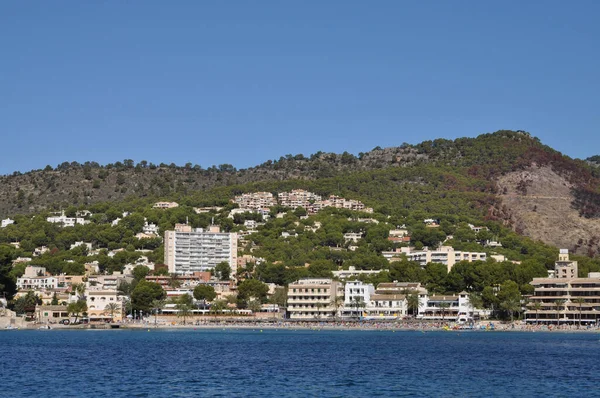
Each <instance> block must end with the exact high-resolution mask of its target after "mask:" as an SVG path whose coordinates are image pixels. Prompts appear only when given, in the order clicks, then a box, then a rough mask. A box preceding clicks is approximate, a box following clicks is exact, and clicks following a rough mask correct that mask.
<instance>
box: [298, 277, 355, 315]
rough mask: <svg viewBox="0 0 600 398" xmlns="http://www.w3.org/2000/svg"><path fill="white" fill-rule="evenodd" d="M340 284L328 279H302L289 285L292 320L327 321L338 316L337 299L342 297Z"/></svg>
mask: <svg viewBox="0 0 600 398" xmlns="http://www.w3.org/2000/svg"><path fill="white" fill-rule="evenodd" d="M342 294H343V293H342V289H341V284H340V283H339V282H336V281H333V280H331V279H328V278H306V279H300V280H298V281H296V282H294V283H290V284H289V285H288V307H287V310H288V313H289V316H290V319H325V318H333V317H335V315H336V309H337V305H336V299H337V297H338V296H341V295H342Z"/></svg>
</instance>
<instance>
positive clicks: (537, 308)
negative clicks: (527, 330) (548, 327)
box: [531, 301, 543, 325]
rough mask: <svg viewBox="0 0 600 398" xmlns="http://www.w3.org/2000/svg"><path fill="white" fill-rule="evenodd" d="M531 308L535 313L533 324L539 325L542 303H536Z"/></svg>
mask: <svg viewBox="0 0 600 398" xmlns="http://www.w3.org/2000/svg"><path fill="white" fill-rule="evenodd" d="M531 308H533V310H534V311H535V324H536V325H538V324H539V321H538V320H539V312H540V310H541V309H542V308H543V306H542V303H541V302H540V301H536V302H534V303H533V304H532V305H531Z"/></svg>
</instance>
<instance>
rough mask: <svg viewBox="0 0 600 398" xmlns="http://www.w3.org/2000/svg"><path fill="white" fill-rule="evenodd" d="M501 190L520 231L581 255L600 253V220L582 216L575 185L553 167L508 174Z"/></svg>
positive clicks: (509, 212) (502, 178)
mask: <svg viewBox="0 0 600 398" xmlns="http://www.w3.org/2000/svg"><path fill="white" fill-rule="evenodd" d="M498 187H499V196H500V198H501V200H502V203H503V204H504V205H505V206H506V208H507V209H508V218H509V220H510V222H511V223H512V224H513V226H514V228H515V230H516V231H517V232H519V233H522V234H524V235H526V236H529V237H531V238H533V239H536V240H540V241H543V242H545V243H548V244H551V245H553V246H556V247H560V248H568V249H570V250H572V251H575V252H577V253H579V254H585V255H589V256H593V255H595V254H599V253H600V220H598V219H589V218H584V217H581V216H580V215H579V211H578V210H576V209H574V208H573V202H574V200H575V197H574V195H573V185H572V184H571V183H569V181H567V179H566V178H565V177H562V176H560V175H558V174H557V173H556V172H555V171H553V170H552V169H551V168H550V167H548V166H545V167H537V166H532V167H529V168H527V169H526V170H522V171H516V172H511V173H508V174H505V175H503V176H501V177H500V178H499V179H498Z"/></svg>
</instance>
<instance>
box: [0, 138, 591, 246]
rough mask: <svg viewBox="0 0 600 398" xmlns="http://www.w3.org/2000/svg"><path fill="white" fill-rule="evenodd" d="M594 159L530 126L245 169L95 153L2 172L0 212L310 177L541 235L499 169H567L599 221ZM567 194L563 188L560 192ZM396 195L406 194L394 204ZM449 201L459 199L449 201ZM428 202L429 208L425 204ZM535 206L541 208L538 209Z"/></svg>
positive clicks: (519, 185) (583, 212)
mask: <svg viewBox="0 0 600 398" xmlns="http://www.w3.org/2000/svg"><path fill="white" fill-rule="evenodd" d="M597 161H598V159H596V158H595V157H592V158H588V159H587V160H579V159H571V158H570V157H568V156H565V155H563V154H561V153H560V152H558V151H556V150H554V149H552V148H550V147H548V146H546V145H543V144H542V143H541V142H540V140H539V139H538V138H535V137H532V136H531V135H530V134H529V133H527V132H524V131H509V130H501V131H497V132H495V133H487V134H482V135H479V136H477V137H475V138H458V139H456V140H446V139H436V140H429V141H423V142H422V143H419V144H415V145H409V144H402V145H400V146H398V147H388V148H379V147H376V148H374V149H373V150H371V151H369V152H365V153H359V154H358V156H355V155H352V154H350V153H348V152H344V153H342V154H334V153H324V152H317V153H315V154H312V155H310V156H304V155H302V154H298V155H291V154H290V155H285V156H282V157H280V158H279V159H277V160H268V161H266V162H264V163H262V164H260V165H257V166H254V167H249V168H246V169H241V170H237V169H236V168H234V167H233V166H232V165H230V164H222V165H219V166H211V167H209V168H208V169H203V168H201V167H200V166H197V165H193V164H191V163H188V164H186V165H185V166H183V167H178V166H176V165H174V164H170V165H166V164H160V165H153V164H152V163H148V162H146V161H141V162H139V163H137V164H135V163H134V161H133V160H130V159H126V160H124V161H123V162H116V163H114V164H108V165H105V166H101V165H99V164H98V163H95V162H86V163H84V164H79V163H77V162H72V163H68V162H64V163H62V164H60V165H58V166H57V167H56V168H51V167H46V168H45V169H44V170H34V171H31V172H27V173H23V174H21V173H13V175H10V176H2V177H0V198H2V200H1V201H0V216H2V217H6V216H11V215H14V214H27V213H33V212H39V211H48V210H58V209H61V208H66V207H69V206H78V207H81V206H86V205H90V204H93V203H98V202H105V201H110V202H118V201H122V200H124V199H126V198H131V197H134V198H142V199H148V200H150V199H152V198H157V199H158V198H168V197H178V196H182V195H189V194H197V195H210V194H211V192H213V191H215V190H217V191H215V192H220V198H224V197H225V196H227V195H232V194H235V193H239V192H242V191H244V190H251V189H261V187H262V189H273V190H275V191H277V190H281V189H285V188H295V187H302V186H303V184H309V183H310V184H312V185H316V187H315V188H316V189H319V187H318V185H319V184H321V185H322V187H320V189H321V192H320V193H323V194H331V193H335V192H336V191H339V190H346V193H348V192H350V193H354V194H355V195H357V196H358V198H359V199H364V201H365V202H366V203H369V202H370V205H375V206H378V205H383V203H385V206H388V207H389V206H391V207H394V208H397V209H406V210H407V211H410V210H411V209H414V208H415V206H416V204H415V203H416V202H418V201H425V202H426V201H427V200H431V195H436V194H439V195H446V196H448V197H453V198H454V199H450V198H449V199H448V200H454V201H455V203H454V204H451V203H450V204H446V205H445V206H444V208H446V210H445V211H447V212H456V211H463V210H461V209H463V208H465V207H467V206H471V207H473V208H475V209H479V210H476V212H475V213H476V214H479V213H481V215H482V218H485V219H489V220H496V221H500V222H502V223H504V224H506V225H510V226H512V227H513V228H514V229H515V230H517V231H518V232H519V231H520V232H521V233H525V234H527V235H528V236H531V237H536V236H538V234H536V233H533V232H532V231H534V230H535V226H534V225H530V222H529V221H527V219H528V218H527V217H525V214H524V213H523V211H522V209H521V208H520V207H519V206H518V205H517V202H516V201H514V200H512V201H511V200H510V198H509V197H507V196H503V190H504V189H507V190H512V191H514V194H516V195H521V196H526V195H527V190H528V189H529V190H531V187H530V184H531V182H530V181H529V180H528V178H526V176H525V174H523V175H520V177H518V178H516V179H514V178H513V179H509V180H510V181H508V182H505V183H504V185H502V184H500V183H499V182H500V180H501V178H502V176H506V175H509V174H510V173H518V172H523V171H525V170H528V172H529V173H530V174H529V175H535V174H536V173H537V170H548V169H549V170H552V172H554V173H555V175H556V176H557V177H555V178H562V179H564V183H565V184H568V185H569V189H568V192H569V196H568V198H567V199H565V200H566V201H568V202H569V204H570V208H571V209H573V210H575V211H576V212H577V213H578V216H577V217H580V218H581V219H588V220H591V221H592V222H594V221H596V222H597V219H598V218H600V168H598V167H596V166H597ZM532 173H533V174H532ZM371 181H377V184H372V183H371ZM419 187H422V189H420V188H419ZM425 187H426V188H427V189H425ZM557 189H558V188H557ZM561 195H563V197H564V193H562V194H561ZM394 197H396V198H398V200H402V203H396V202H395V201H394ZM400 198H401V199H400ZM443 199H444V198H437V199H435V200H438V201H439V200H443ZM452 206H454V207H455V208H456V207H458V208H457V209H452ZM422 208H423V210H424V211H427V206H422ZM465 211H467V210H466V209H465ZM475 213H474V214H475ZM538 215H541V216H543V215H544V214H543V210H542V209H539V211H538ZM538 218H539V217H538ZM574 220H576V218H575V219H574ZM582 225H583V223H582ZM544 228H546V229H548V228H550V229H552V228H553V227H552V226H545V227H544ZM590 233H591V232H590V231H589V229H585V228H582V229H581V230H578V229H577V227H575V231H574V234H575V235H577V234H580V235H582V236H581V237H580V239H582V240H583V241H585V242H589V241H591V242H592V243H594V242H596V241H597V240H598V239H596V238H597V236H595V234H593V235H590ZM557 234H558V233H557V232H556V233H554V234H553V233H552V231H542V233H540V234H539V236H542V237H544V239H546V240H545V242H547V243H549V244H554V245H558V244H562V243H563V242H561V241H559V240H552V239H549V238H548V237H550V236H553V235H554V236H557ZM548 239H549V240H548ZM575 246H576V244H573V245H571V246H570V247H575ZM589 250H591V251H592V252H594V253H595V252H596V250H597V249H596V246H595V245H592V248H591V249H589ZM589 250H588V251H589Z"/></svg>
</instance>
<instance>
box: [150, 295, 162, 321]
mask: <svg viewBox="0 0 600 398" xmlns="http://www.w3.org/2000/svg"><path fill="white" fill-rule="evenodd" d="M151 305H152V309H153V310H154V326H156V318H157V316H158V311H160V310H162V309H163V308H164V307H165V300H152V304H151Z"/></svg>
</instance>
